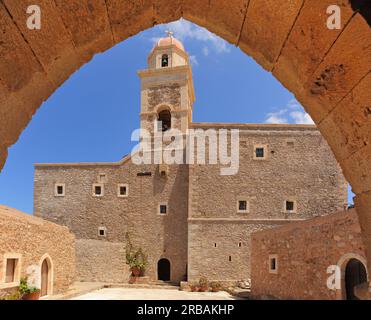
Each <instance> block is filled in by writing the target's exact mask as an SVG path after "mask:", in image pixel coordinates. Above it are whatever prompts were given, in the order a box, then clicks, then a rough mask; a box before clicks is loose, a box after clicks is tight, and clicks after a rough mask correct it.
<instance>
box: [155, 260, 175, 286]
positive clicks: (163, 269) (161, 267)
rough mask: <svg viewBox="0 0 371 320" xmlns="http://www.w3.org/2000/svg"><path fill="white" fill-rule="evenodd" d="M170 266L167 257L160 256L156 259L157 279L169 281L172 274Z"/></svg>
mask: <svg viewBox="0 0 371 320" xmlns="http://www.w3.org/2000/svg"><path fill="white" fill-rule="evenodd" d="M171 268H172V263H171V261H170V259H169V258H164V257H162V258H160V259H159V260H158V261H157V279H158V280H162V281H170V280H171V275H172V272H171Z"/></svg>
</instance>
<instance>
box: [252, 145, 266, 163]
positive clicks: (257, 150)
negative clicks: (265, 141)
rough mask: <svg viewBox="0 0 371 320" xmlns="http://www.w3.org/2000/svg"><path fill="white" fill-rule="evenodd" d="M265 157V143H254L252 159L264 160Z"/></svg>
mask: <svg viewBox="0 0 371 320" xmlns="http://www.w3.org/2000/svg"><path fill="white" fill-rule="evenodd" d="M266 158H267V146H266V145H255V146H254V159H255V160H265V159H266Z"/></svg>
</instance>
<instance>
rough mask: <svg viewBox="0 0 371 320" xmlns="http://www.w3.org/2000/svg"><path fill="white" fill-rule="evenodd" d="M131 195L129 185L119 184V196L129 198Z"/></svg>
mask: <svg viewBox="0 0 371 320" xmlns="http://www.w3.org/2000/svg"><path fill="white" fill-rule="evenodd" d="M128 194H129V186H128V185H127V184H119V185H118V187H117V196H118V197H121V198H125V197H127V196H128Z"/></svg>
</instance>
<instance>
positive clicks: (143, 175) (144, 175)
mask: <svg viewBox="0 0 371 320" xmlns="http://www.w3.org/2000/svg"><path fill="white" fill-rule="evenodd" d="M137 176H138V177H150V176H152V172H138V173H137Z"/></svg>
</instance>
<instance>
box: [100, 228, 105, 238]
mask: <svg viewBox="0 0 371 320" xmlns="http://www.w3.org/2000/svg"><path fill="white" fill-rule="evenodd" d="M98 235H99V236H100V237H105V236H106V228H105V227H99V228H98Z"/></svg>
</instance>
